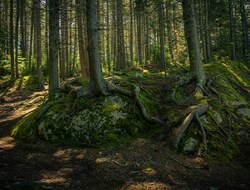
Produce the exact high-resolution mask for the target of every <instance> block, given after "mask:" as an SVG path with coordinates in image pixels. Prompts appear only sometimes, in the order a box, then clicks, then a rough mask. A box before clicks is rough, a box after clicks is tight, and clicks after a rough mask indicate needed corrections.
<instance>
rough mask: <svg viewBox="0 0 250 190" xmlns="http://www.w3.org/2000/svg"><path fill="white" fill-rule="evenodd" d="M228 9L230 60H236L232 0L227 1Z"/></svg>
mask: <svg viewBox="0 0 250 190" xmlns="http://www.w3.org/2000/svg"><path fill="white" fill-rule="evenodd" d="M228 5H229V6H228V7H229V10H228V11H229V19H230V20H229V21H230V45H231V59H232V60H235V59H236V46H235V37H236V31H235V27H236V26H235V18H234V8H233V7H234V0H228Z"/></svg>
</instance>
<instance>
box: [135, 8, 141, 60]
mask: <svg viewBox="0 0 250 190" xmlns="http://www.w3.org/2000/svg"><path fill="white" fill-rule="evenodd" d="M136 12H137V14H136V16H137V46H138V47H137V48H138V61H139V65H142V41H141V12H142V11H141V5H137V11H136Z"/></svg>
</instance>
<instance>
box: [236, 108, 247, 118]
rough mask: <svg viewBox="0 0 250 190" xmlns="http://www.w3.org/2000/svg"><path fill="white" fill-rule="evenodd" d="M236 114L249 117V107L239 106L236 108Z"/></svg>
mask: <svg viewBox="0 0 250 190" xmlns="http://www.w3.org/2000/svg"><path fill="white" fill-rule="evenodd" d="M237 114H238V115H242V116H245V117H247V118H248V119H250V109H249V108H240V109H238V110H237Z"/></svg>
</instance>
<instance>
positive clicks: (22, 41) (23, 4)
mask: <svg viewBox="0 0 250 190" xmlns="http://www.w3.org/2000/svg"><path fill="white" fill-rule="evenodd" d="M25 8H26V0H21V1H20V32H21V39H20V47H21V51H22V57H25V58H26V40H25V35H26V34H25V28H26V26H25V12H26V11H25Z"/></svg>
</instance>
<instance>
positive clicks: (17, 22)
mask: <svg viewBox="0 0 250 190" xmlns="http://www.w3.org/2000/svg"><path fill="white" fill-rule="evenodd" d="M19 10H20V6H19V0H16V32H15V33H16V36H15V37H16V38H15V49H16V52H15V53H16V59H15V61H16V78H18V77H19V73H18V36H19V34H18V28H19V27H18V26H19Z"/></svg>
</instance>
